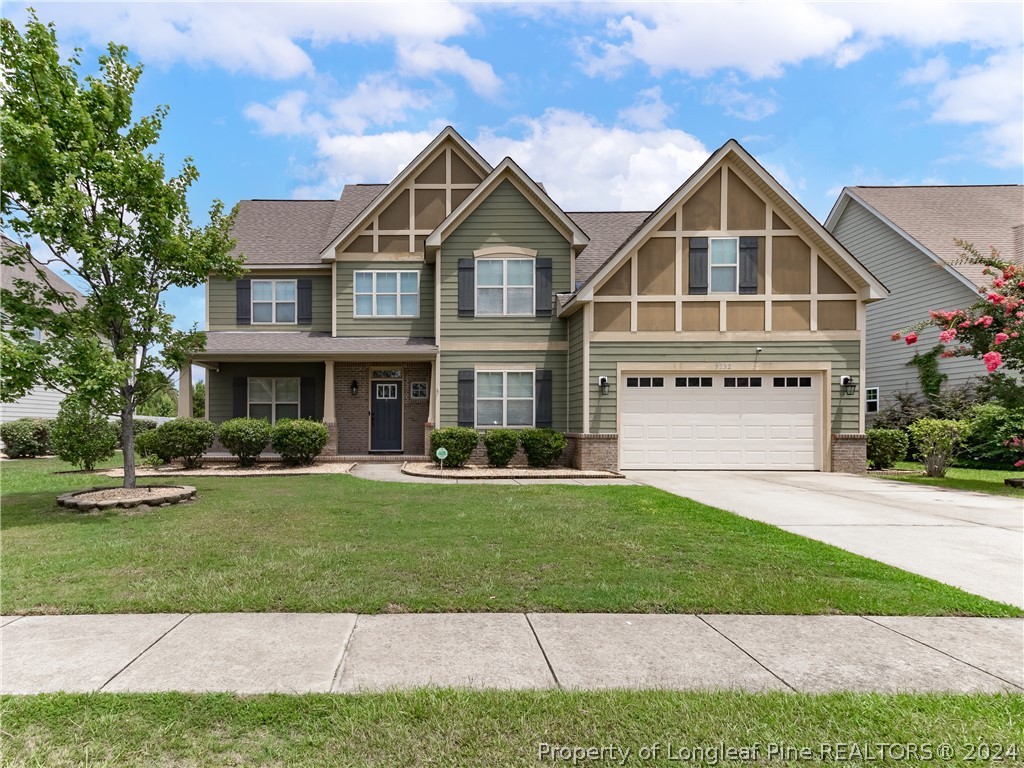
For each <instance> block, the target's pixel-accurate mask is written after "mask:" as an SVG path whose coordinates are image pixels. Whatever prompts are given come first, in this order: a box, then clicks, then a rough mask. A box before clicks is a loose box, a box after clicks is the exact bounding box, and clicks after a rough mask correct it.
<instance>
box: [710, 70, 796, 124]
mask: <svg viewBox="0 0 1024 768" xmlns="http://www.w3.org/2000/svg"><path fill="white" fill-rule="evenodd" d="M739 86H740V83H739V78H737V77H736V76H735V75H730V76H729V77H727V78H726V79H725V81H724V82H721V83H714V84H713V85H710V86H708V89H707V94H706V99H707V102H708V103H710V104H718V105H719V106H721V107H724V108H725V113H726V114H727V115H732V116H733V117H738V118H739V119H740V120H750V121H756V120H763V119H764V118H766V117H768V116H769V115H774V114H775V113H776V112H777V111H778V109H779V105H778V102H776V100H775V92H774V91H772V90H769V94H770V95H768V96H758V95H755V94H753V93H751V92H749V91H744V90H742V89H741V88H740V87H739Z"/></svg>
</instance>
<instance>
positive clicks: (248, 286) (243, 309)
mask: <svg viewBox="0 0 1024 768" xmlns="http://www.w3.org/2000/svg"><path fill="white" fill-rule="evenodd" d="M251 299H252V280H250V279H249V278H247V277H246V278H243V279H241V280H236V281H235V323H236V324H237V325H252V301H251Z"/></svg>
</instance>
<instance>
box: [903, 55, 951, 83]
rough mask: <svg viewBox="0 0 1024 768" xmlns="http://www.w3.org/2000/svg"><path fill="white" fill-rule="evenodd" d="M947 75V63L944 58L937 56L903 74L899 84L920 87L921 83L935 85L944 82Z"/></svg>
mask: <svg viewBox="0 0 1024 768" xmlns="http://www.w3.org/2000/svg"><path fill="white" fill-rule="evenodd" d="M947 75H949V61H948V59H946V57H945V56H942V55H939V56H936V57H934V58H932V59H928V61H926V62H925V63H924V64H922V65H921V66H919V67H914V68H913V69H908V70H907V71H906V72H904V73H903V77H901V78H900V82H901V83H903V84H904V85H921V84H923V83H935V82H938V81H939V80H944V79H945V78H946V76H947Z"/></svg>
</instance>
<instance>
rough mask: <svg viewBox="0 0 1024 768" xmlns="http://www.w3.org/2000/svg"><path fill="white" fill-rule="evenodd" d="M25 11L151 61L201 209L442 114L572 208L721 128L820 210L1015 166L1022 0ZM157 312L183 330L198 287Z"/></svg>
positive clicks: (141, 6) (94, 48)
mask: <svg viewBox="0 0 1024 768" xmlns="http://www.w3.org/2000/svg"><path fill="white" fill-rule="evenodd" d="M34 6H35V7H36V8H37V10H38V12H39V14H40V16H41V17H42V18H43V19H45V20H53V21H55V22H56V24H57V30H58V36H59V38H60V40H61V42H62V44H64V45H65V46H67V47H68V49H69V50H70V48H71V46H81V47H83V48H85V56H84V60H85V62H86V64H87V65H89V64H94V62H95V58H96V55H97V54H98V53H99V52H100V51H101V49H102V47H103V46H105V44H106V42H107V41H108V40H113V41H115V42H119V43H123V44H125V45H127V46H129V48H130V49H131V51H132V54H133V56H135V57H137V58H138V59H139V60H141V61H142V62H144V63H145V64H146V71H145V73H144V75H143V78H142V82H141V85H140V88H139V91H138V94H137V99H136V105H137V107H138V109H139V111H140V113H141V112H147V111H149V110H151V109H152V107H153V106H155V105H156V104H161V103H163V104H168V105H169V106H170V108H171V113H170V116H169V118H168V119H167V121H166V123H165V128H164V135H163V139H162V142H161V145H160V150H161V151H163V152H164V153H165V154H166V156H167V159H168V163H169V166H171V167H172V168H173V167H175V166H176V165H177V164H178V163H179V162H180V160H181V158H182V157H184V156H186V155H191V156H193V157H194V158H195V160H196V163H197V165H198V167H199V170H200V173H201V179H200V181H199V182H198V183H197V184H196V185H195V187H194V189H193V192H192V198H191V202H192V205H193V211H194V214H195V218H197V219H201V218H202V214H203V213H204V212H205V210H206V209H207V208H208V206H209V204H210V201H211V200H212V199H213V198H220V199H222V200H223V201H224V202H225V203H227V204H228V205H229V206H230V205H232V204H233V203H235V202H237V201H238V200H239V199H246V198H309V197H313V198H334V197H337V195H338V194H339V193H340V191H341V188H342V186H343V185H344V184H345V183H352V182H384V181H389V180H390V179H391V178H392V176H393V175H394V174H395V172H396V171H397V170H398V169H400V168H401V167H402V166H404V165H405V164H406V163H407V162H408V161H409V160H410V159H411V158H412V157H413V156H414V155H415V154H416V153H417V152H418V151H419V150H420V149H421V148H422V147H423V146H424V145H425V144H426V143H427V142H428V141H429V140H430V139H431V138H432V137H433V136H434V135H435V134H436V133H437V132H438V131H439V130H440V129H441V128H442V127H444V126H445V125H447V124H451V125H453V126H455V127H456V129H457V130H458V131H459V132H460V133H461V134H462V135H463V136H464V137H466V138H467V139H468V140H469V141H470V142H471V143H473V144H474V145H475V146H476V147H477V148H478V149H479V150H480V151H481V152H482V153H483V155H484V156H485V157H487V158H488V160H490V161H491V162H492V163H497V162H498V161H499V160H500V159H501V158H502V157H504V156H505V155H511V156H512V157H513V158H515V159H516V160H517V162H519V164H520V165H521V166H522V167H523V168H524V169H525V170H526V171H527V172H528V173H530V174H531V175H532V176H533V177H534V178H535V179H537V180H538V181H541V182H543V183H544V184H545V186H546V188H547V190H548V191H549V192H550V193H551V194H552V196H553V197H554V199H555V200H556V201H557V202H559V203H560V204H561V205H562V207H563V208H565V209H566V210H569V211H573V210H608V209H631V210H648V209H650V208H652V207H654V206H656V205H657V204H658V203H660V202H661V200H663V199H664V198H665V197H666V196H667V195H668V194H669V193H670V191H671V190H673V189H674V188H675V187H677V186H678V185H679V184H681V183H682V182H683V181H684V180H685V179H686V177H687V176H688V175H689V174H690V173H691V172H692V171H693V170H694V169H696V168H697V167H698V166H699V165H700V164H701V162H703V160H704V159H705V158H706V157H707V155H708V154H709V153H710V152H712V151H714V149H716V148H717V147H718V146H720V145H721V144H722V143H724V142H725V141H726V140H727V139H729V138H736V139H738V140H739V141H740V142H741V143H742V144H744V146H746V148H747V149H748V150H749V151H751V152H752V153H753V154H754V155H755V157H757V158H758V159H759V160H760V161H761V163H762V164H763V165H765V166H766V167H767V168H768V169H769V170H770V171H771V172H772V173H773V174H775V176H776V177H777V178H778V179H779V181H781V182H782V183H783V184H784V185H785V186H786V187H787V188H788V189H789V190H790V191H791V192H792V193H793V194H794V195H795V196H796V197H797V198H798V199H799V200H800V201H801V202H802V203H803V204H804V205H805V206H806V207H807V208H808V209H809V210H810V211H811V213H813V214H814V215H815V216H817V217H818V218H819V219H822V220H823V219H824V217H825V216H826V215H827V213H828V210H829V209H830V207H831V205H832V203H833V202H834V201H835V199H836V197H837V196H838V194H839V192H840V190H841V189H842V187H843V186H844V185H853V184H993V183H1021V181H1022V150H1024V127H1022V123H1024V84H1022V80H1024V74H1022V73H1024V47H1022V38H1024V18H1022V15H1024V4H1022V3H1020V2H1011V3H981V2H976V3H942V2H928V3H896V2H887V3H842V4H824V3H819V4H814V3H801V2H789V3H764V2H762V3H748V4H743V3H727V2H719V3H674V4H657V3H629V2H624V3H587V4H577V3H557V4H554V3H531V4H516V3H495V4H488V3H480V4H457V3H449V2H437V3H430V4H427V3H418V4H387V3H372V4H371V3H367V4H362V3H347V4H341V3H299V2H295V3H288V4H281V3H244V2H237V3H89V2H77V3H51V2H42V3H35V4H34ZM3 12H4V14H5V15H7V16H8V17H10V18H13V19H15V20H16V21H19V20H23V19H24V15H25V6H24V5H17V4H9V3H7V4H5V6H4V11H3ZM168 307H169V309H170V310H171V311H172V312H174V313H175V314H176V315H177V316H178V325H179V326H182V327H187V326H189V325H191V324H192V323H193V322H198V323H200V325H201V324H202V318H203V295H202V290H201V289H199V290H194V291H184V290H178V291H173V292H171V294H170V295H169V297H168Z"/></svg>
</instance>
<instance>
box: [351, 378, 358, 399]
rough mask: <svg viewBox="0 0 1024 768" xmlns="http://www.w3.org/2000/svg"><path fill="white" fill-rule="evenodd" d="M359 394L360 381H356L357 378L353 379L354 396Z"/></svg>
mask: <svg viewBox="0 0 1024 768" xmlns="http://www.w3.org/2000/svg"><path fill="white" fill-rule="evenodd" d="M358 394H359V382H358V381H356V380H355V379H352V397H355V396H356V395H358Z"/></svg>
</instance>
